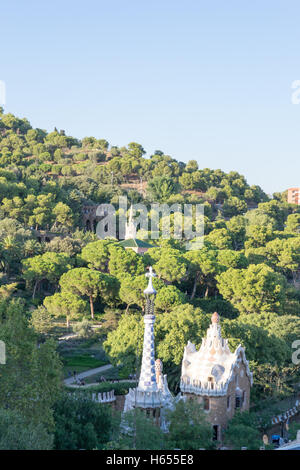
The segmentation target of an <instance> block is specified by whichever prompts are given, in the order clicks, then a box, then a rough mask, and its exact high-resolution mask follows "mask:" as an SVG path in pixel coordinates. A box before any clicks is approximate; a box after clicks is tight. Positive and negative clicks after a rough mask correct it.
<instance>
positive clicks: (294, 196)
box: [287, 188, 300, 206]
mask: <svg viewBox="0 0 300 470" xmlns="http://www.w3.org/2000/svg"><path fill="white" fill-rule="evenodd" d="M287 200H288V203H289V204H297V205H298V206H300V188H289V189H288V194H287Z"/></svg>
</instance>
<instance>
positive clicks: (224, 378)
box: [180, 313, 253, 441]
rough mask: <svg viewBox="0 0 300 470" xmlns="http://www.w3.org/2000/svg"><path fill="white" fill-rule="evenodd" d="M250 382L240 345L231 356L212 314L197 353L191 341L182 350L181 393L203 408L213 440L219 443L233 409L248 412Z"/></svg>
mask: <svg viewBox="0 0 300 470" xmlns="http://www.w3.org/2000/svg"><path fill="white" fill-rule="evenodd" d="M252 383H253V379H252V374H251V372H250V369H249V364H248V361H247V359H246V356H245V350H244V348H243V347H242V346H241V345H239V346H238V347H237V349H236V350H235V352H234V353H231V351H230V349H229V346H228V341H227V340H226V339H223V338H222V336H221V325H220V317H219V315H218V314H217V313H214V314H213V315H212V318H211V325H210V327H209V328H208V330H207V335H206V337H205V338H203V340H202V344H201V347H200V349H199V351H197V350H196V348H195V345H194V344H192V343H190V342H189V343H188V345H187V346H186V347H185V350H184V356H183V361H182V370H181V382H180V390H181V393H182V395H183V397H186V398H187V399H193V400H196V401H197V402H198V403H199V404H201V405H202V406H203V408H204V411H205V413H206V414H207V420H208V421H209V422H210V423H211V425H212V426H213V432H214V439H215V440H218V441H222V438H223V432H224V430H225V428H226V426H227V423H228V421H229V420H230V419H231V418H232V417H233V415H234V413H235V412H236V410H241V411H244V410H248V409H249V405H250V388H251V385H252Z"/></svg>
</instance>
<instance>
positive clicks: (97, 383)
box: [69, 379, 136, 390]
mask: <svg viewBox="0 0 300 470" xmlns="http://www.w3.org/2000/svg"><path fill="white" fill-rule="evenodd" d="M122 382H126V383H128V382H132V383H136V380H134V379H124V380H123V379H122V380H117V381H114V382H113V381H112V380H107V381H106V382H101V383H104V384H116V383H122ZM96 385H99V382H95V383H92V384H86V385H77V384H76V385H75V384H70V385H69V387H72V388H80V389H81V390H84V389H85V388H89V387H95V386H96Z"/></svg>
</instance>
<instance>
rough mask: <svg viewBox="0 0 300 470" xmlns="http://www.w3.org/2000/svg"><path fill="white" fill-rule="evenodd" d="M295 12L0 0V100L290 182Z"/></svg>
mask: <svg viewBox="0 0 300 470" xmlns="http://www.w3.org/2000/svg"><path fill="white" fill-rule="evenodd" d="M299 17H300V2H299V0H283V1H280V0H251V2H249V1H246V0H226V1H224V0H205V1H204V0H193V1H192V0H184V1H182V0H180V1H178V0H159V1H157V0H151V1H146V0H139V1H137V0H126V1H124V0H123V1H121V0H109V1H107V0H106V1H102V0H97V1H96V0H84V1H83V0H80V1H78V0H60V1H57V0H51V1H49V0H44V1H43V2H41V1H40V0H39V1H36V0H27V1H26V2H24V0H10V2H2V3H1V5H0V33H1V34H0V37H1V48H0V80H1V81H4V82H5V86H6V104H5V106H4V107H5V111H6V112H12V113H13V114H15V115H17V116H18V117H27V118H28V119H29V121H30V122H31V124H32V126H33V127H39V128H42V129H46V130H47V131H52V130H53V129H54V127H55V126H56V127H57V128H58V129H64V130H65V131H66V133H67V134H68V135H73V136H75V137H77V138H83V137H85V136H95V137H97V138H105V139H107V140H108V141H109V143H110V144H111V145H118V146H124V145H127V144H128V143H129V142H138V143H139V144H141V145H143V147H144V149H145V150H146V151H147V155H151V153H153V152H154V151H155V150H162V151H163V152H164V153H165V154H167V155H171V156H172V157H173V158H175V159H176V160H179V161H185V162H187V161H188V160H191V159H193V160H197V162H198V164H199V167H200V168H213V169H217V168H221V169H222V170H224V171H226V172H228V171H232V170H234V171H238V172H240V173H241V174H243V175H244V176H245V177H246V179H247V181H248V183H249V184H251V185H252V184H258V185H260V186H261V187H262V188H263V189H264V190H265V191H266V192H267V193H269V194H271V193H273V192H277V191H284V190H285V189H287V188H288V187H293V186H300V158H299V140H300V132H299V131H300V93H299V94H298V98H299V99H296V102H298V101H299V104H298V105H297V104H293V103H292V97H293V93H295V92H297V89H295V90H294V89H292V84H293V83H294V82H295V81H297V80H300V48H299V44H300V27H299ZM296 85H297V84H296ZM297 86H298V88H299V89H300V82H299V84H298V85H297ZM294 101H295V99H294Z"/></svg>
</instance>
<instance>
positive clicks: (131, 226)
mask: <svg viewBox="0 0 300 470" xmlns="http://www.w3.org/2000/svg"><path fill="white" fill-rule="evenodd" d="M132 238H136V226H135V223H134V220H133V207H132V205H131V206H130V210H129V220H128V223H126V226H125V240H130V239H132Z"/></svg>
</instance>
